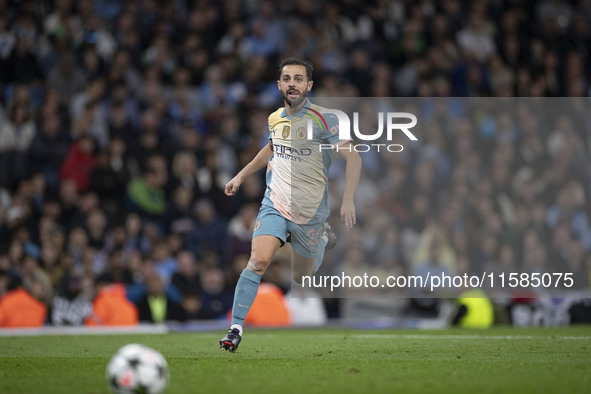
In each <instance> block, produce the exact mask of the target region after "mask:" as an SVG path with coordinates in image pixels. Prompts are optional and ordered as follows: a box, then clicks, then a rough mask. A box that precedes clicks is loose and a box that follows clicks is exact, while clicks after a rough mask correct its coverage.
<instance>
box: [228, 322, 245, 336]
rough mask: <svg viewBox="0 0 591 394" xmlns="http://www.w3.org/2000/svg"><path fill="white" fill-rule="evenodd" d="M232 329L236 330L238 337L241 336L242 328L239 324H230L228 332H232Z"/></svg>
mask: <svg viewBox="0 0 591 394" xmlns="http://www.w3.org/2000/svg"><path fill="white" fill-rule="evenodd" d="M233 329H237V330H238V334H240V336H242V326H241V325H240V324H232V325H231V326H230V331H232V330H233Z"/></svg>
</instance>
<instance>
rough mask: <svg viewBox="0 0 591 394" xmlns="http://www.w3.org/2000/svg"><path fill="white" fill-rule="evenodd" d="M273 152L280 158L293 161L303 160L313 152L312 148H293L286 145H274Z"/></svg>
mask: <svg viewBox="0 0 591 394" xmlns="http://www.w3.org/2000/svg"><path fill="white" fill-rule="evenodd" d="M273 153H274V154H275V156H276V157H278V158H280V159H287V160H291V161H297V162H298V163H299V162H301V161H302V159H303V158H305V157H307V156H310V155H311V154H312V149H310V148H300V149H298V148H293V147H290V146H284V145H277V144H274V145H273Z"/></svg>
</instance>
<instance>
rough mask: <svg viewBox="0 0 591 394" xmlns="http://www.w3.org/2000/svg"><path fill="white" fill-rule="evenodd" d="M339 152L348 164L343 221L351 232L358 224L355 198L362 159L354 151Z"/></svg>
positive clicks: (341, 150)
mask: <svg viewBox="0 0 591 394" xmlns="http://www.w3.org/2000/svg"><path fill="white" fill-rule="evenodd" d="M338 152H339V154H340V155H341V157H342V158H344V159H345V161H346V162H347V166H346V170H345V191H344V193H343V204H342V205H341V220H342V221H343V223H345V228H346V229H347V230H349V229H352V228H353V226H354V225H355V223H356V222H357V218H356V216H355V203H354V197H355V190H357V184H358V183H359V176H360V174H361V157H360V156H359V153H357V152H355V151H354V150H351V151H349V150H347V149H339V150H338Z"/></svg>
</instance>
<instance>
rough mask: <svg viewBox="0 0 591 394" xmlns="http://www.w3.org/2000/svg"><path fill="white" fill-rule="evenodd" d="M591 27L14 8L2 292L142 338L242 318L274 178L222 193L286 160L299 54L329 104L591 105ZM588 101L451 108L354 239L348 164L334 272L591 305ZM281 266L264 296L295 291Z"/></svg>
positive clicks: (3, 143) (516, 10) (1, 130)
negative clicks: (109, 310) (560, 295)
mask: <svg viewBox="0 0 591 394" xmlns="http://www.w3.org/2000/svg"><path fill="white" fill-rule="evenodd" d="M590 22H591V2H590V1H588V0H580V1H575V0H572V1H565V0H545V1H528V0H505V1H503V0H490V1H478V2H471V1H459V0H441V1H380V0H364V1H360V0H340V1H312V0H293V1H291V0H290V1H268V0H245V1H238V0H223V1H206V0H195V1H190V0H166V1H158V0H127V1H116V0H83V1H72V0H55V1H49V0H41V1H32V0H21V1H16V0H0V296H2V295H3V294H5V293H7V292H9V291H10V290H12V289H15V288H17V286H18V285H21V286H22V288H24V289H25V290H26V291H27V292H28V293H27V294H29V295H32V296H33V297H34V298H35V300H36V302H39V303H40V305H39V306H40V308H41V306H45V307H47V310H46V312H47V313H46V316H45V317H44V319H43V321H46V322H48V323H50V324H56V325H60V324H83V323H84V322H85V321H87V322H88V321H89V320H93V316H94V321H95V323H97V324H101V323H105V321H104V318H103V317H101V319H102V321H101V319H98V318H97V311H96V308H97V301H98V300H99V299H100V297H101V296H105V297H106V296H107V295H108V294H107V293H108V292H109V291H110V292H111V293H113V294H112V295H113V297H116V296H119V295H121V294H123V298H125V300H126V301H129V302H130V305H128V306H129V307H135V308H137V309H138V310H139V311H140V312H139V316H140V319H141V320H146V321H162V320H167V319H172V320H187V319H225V318H226V314H227V311H228V310H229V309H230V307H231V303H232V298H233V288H234V285H235V283H236V280H237V276H238V275H239V273H240V272H241V270H242V268H243V267H244V265H245V263H246V261H247V260H248V255H249V252H250V237H251V233H252V228H253V225H254V221H255V218H256V214H257V211H258V207H259V203H260V201H261V199H262V194H263V192H264V178H263V174H260V176H252V177H250V178H248V179H247V180H246V182H245V183H244V185H243V186H242V188H241V190H240V193H239V194H238V195H237V196H235V197H232V198H229V197H226V196H225V195H224V193H223V188H224V185H225V183H226V182H227V181H228V180H229V179H231V177H232V176H233V175H234V174H235V173H236V172H237V171H238V170H239V169H240V168H241V167H242V166H243V165H245V164H246V163H247V162H248V161H249V160H250V159H251V158H252V157H254V155H255V154H256V153H257V152H258V150H259V149H260V148H261V147H262V146H263V145H264V144H266V142H267V137H268V129H267V117H268V115H269V114H270V113H271V112H272V111H273V110H274V109H276V108H277V107H279V106H281V105H282V102H281V96H280V94H279V92H278V90H277V87H276V79H277V65H278V63H279V61H280V60H281V58H283V57H287V56H297V57H301V58H306V59H310V60H311V61H312V62H313V63H314V66H315V72H314V82H315V85H314V89H313V94H314V95H316V96H324V97H327V96H329V97H330V96H341V97H343V96H345V97H359V96H361V97H365V96H371V97H454V96H459V97H565V96H572V97H587V96H588V95H589V93H590V92H591V90H590V89H591V82H590V77H591V64H590V62H591V56H590V53H591V52H590V51H591V25H590ZM550 103H551V102H550ZM576 103H578V104H576V105H573V107H572V111H570V112H569V113H567V114H564V116H560V117H556V118H552V119H544V118H539V117H536V116H535V113H532V110H531V109H530V110H529V112H528V111H527V110H523V111H515V113H511V112H510V111H508V112H505V113H499V114H497V115H495V116H493V117H490V118H486V119H483V118H482V117H479V116H478V113H476V112H464V115H465V116H461V115H462V113H461V109H458V108H457V107H454V104H453V102H452V103H451V104H449V103H448V105H449V106H448V107H446V108H444V110H447V111H448V112H447V113H448V114H449V113H452V114H456V112H454V111H456V110H457V111H460V112H459V113H457V114H458V116H457V117H456V118H455V119H454V121H453V122H441V121H439V120H440V119H439V118H438V116H437V110H434V113H433V114H432V116H431V117H430V118H429V121H428V122H429V127H422V129H421V134H420V135H419V136H418V137H419V140H420V143H419V144H418V145H416V146H412V147H411V148H409V149H407V150H405V151H404V153H402V154H399V155H396V154H388V155H375V154H372V153H369V154H364V155H363V159H364V169H363V174H362V181H361V187H360V192H359V195H358V210H359V217H360V221H359V225H358V227H357V229H356V230H354V231H351V232H347V233H345V232H343V231H341V230H342V229H341V227H340V226H339V219H338V207H339V204H340V198H341V190H342V186H343V185H342V184H343V180H342V167H341V168H339V167H338V164H337V163H335V165H336V167H335V171H334V172H333V175H332V177H331V178H332V179H331V184H330V185H331V186H330V187H331V204H332V207H333V212H336V213H337V216H336V217H335V218H333V219H332V223H333V227H334V228H335V230H336V231H337V233H339V235H340V238H341V240H340V241H339V244H338V246H337V249H336V250H334V251H330V252H327V254H326V262H325V264H324V266H323V268H322V270H321V273H324V274H326V273H333V272H335V270H337V271H338V270H339V269H341V268H342V267H352V268H351V269H358V270H359V272H361V271H365V272H370V271H371V272H378V271H379V272H381V273H380V275H381V274H385V273H387V274H391V273H412V272H415V271H416V270H420V267H421V265H426V266H428V265H429V264H438V262H439V261H443V265H444V266H446V267H447V269H448V270H449V272H470V271H472V270H474V271H477V270H481V269H482V268H483V267H491V269H502V270H505V271H511V269H512V268H513V267H515V269H520V270H522V269H524V270H526V271H528V270H529V271H532V272H533V271H536V272H566V271H568V272H573V273H575V277H576V278H578V279H577V280H576V281H575V282H576V286H577V287H581V288H587V287H589V281H590V277H591V253H590V252H591V224H590V220H589V218H590V212H591V203H590V199H589V198H588V195H589V193H591V151H590V149H591V130H590V127H591V122H590V119H589V115H590V113H589V111H588V109H589V105H588V101H586V100H584V99H583V100H579V101H576ZM577 106H582V108H581V107H577ZM534 112H535V111H534ZM467 114H469V116H468V115H467ZM277 260H278V261H277V262H276V263H275V264H272V266H271V267H270V269H269V272H268V273H267V275H266V278H265V280H266V281H267V282H269V283H273V284H274V285H275V286H277V287H278V288H279V289H281V290H282V291H283V292H284V293H285V292H288V291H289V287H290V286H289V280H290V276H289V259H287V258H286V257H285V253H281V254H280V255H279V256H278V258H277ZM113 284H116V286H113ZM106 285H110V286H106ZM121 289H123V292H122V293H121V292H120V290H121ZM23 296H24V297H25V296H26V295H23ZM162 300H164V301H162ZM93 302H94V308H95V310H94V312H93ZM122 302H123V300H122ZM163 302H164V305H165V306H164V307H163ZM4 304H6V303H4ZM131 304H134V305H135V306H133V305H131ZM324 307H326V313H327V314H328V316H330V317H339V316H341V315H342V312H341V309H340V308H339V305H338V301H334V300H331V301H327V302H326V305H324ZM121 308H124V307H123V306H121ZM41 309H42V308H41ZM163 311H165V312H163ZM89 316H90V319H88V318H89ZM2 318H3V315H2V313H0V325H2ZM89 324H92V323H89Z"/></svg>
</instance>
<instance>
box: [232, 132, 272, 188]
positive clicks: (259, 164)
mask: <svg viewBox="0 0 591 394" xmlns="http://www.w3.org/2000/svg"><path fill="white" fill-rule="evenodd" d="M271 156H273V144H272V143H271V141H269V143H268V144H267V145H266V146H265V147H263V149H261V150H260V151H259V153H257V155H256V156H255V157H254V159H252V160H251V161H250V163H248V164H247V165H246V166H244V168H243V169H242V170H241V171H240V172H239V173H238V174H236V176H235V177H234V178H232V180H230V182H228V183H227V184H226V190H225V193H226V195H227V196H233V195H234V194H236V192H238V189H240V186H241V185H242V182H244V178H246V177H247V176H249V175H252V174H254V173H255V172H257V171H259V170H261V169H263V168H265V167H266V166H267V163H268V162H269V159H270V158H271Z"/></svg>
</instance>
